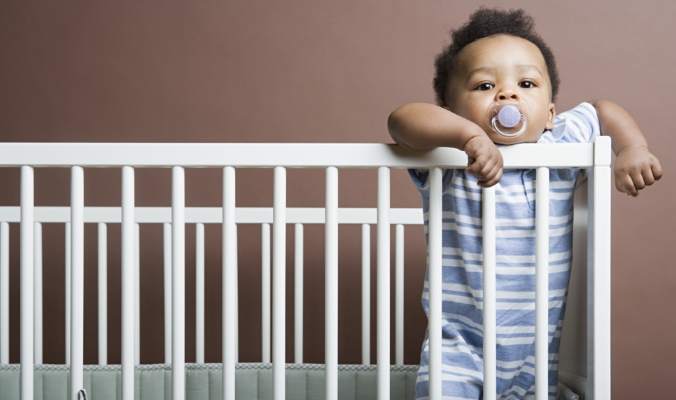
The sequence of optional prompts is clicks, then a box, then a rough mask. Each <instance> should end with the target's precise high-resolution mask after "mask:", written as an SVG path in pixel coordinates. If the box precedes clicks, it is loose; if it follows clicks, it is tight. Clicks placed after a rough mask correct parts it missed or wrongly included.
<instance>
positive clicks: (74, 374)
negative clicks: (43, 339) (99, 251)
mask: <svg viewBox="0 0 676 400" xmlns="http://www.w3.org/2000/svg"><path fill="white" fill-rule="evenodd" d="M70 185H71V186H70V187H71V192H70V205H71V209H70V212H71V215H70V220H71V230H72V234H71V246H72V250H71V257H72V258H71V261H72V264H71V268H72V270H71V280H72V281H71V285H70V287H71V303H70V305H71V311H70V316H71V321H70V323H71V327H70V340H71V343H70V351H71V354H70V399H71V400H78V392H79V391H80V390H81V389H82V388H84V170H83V169H82V167H71V183H70Z"/></svg>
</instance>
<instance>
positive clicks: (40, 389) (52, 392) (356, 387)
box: [0, 363, 579, 400]
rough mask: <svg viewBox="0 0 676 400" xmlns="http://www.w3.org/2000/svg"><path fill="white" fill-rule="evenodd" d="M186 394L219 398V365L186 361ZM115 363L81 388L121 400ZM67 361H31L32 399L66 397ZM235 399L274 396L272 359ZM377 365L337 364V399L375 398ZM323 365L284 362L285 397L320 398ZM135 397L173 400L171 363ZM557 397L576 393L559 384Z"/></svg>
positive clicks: (246, 372) (153, 372)
mask: <svg viewBox="0 0 676 400" xmlns="http://www.w3.org/2000/svg"><path fill="white" fill-rule="evenodd" d="M19 368H20V367H19V365H17V364H11V365H0V400H20V394H19V372H20V369H19ZM185 369H186V381H185V384H186V399H188V400H221V399H222V394H223V391H222V382H223V375H222V366H221V364H186V368H185ZM417 370H418V366H417V365H405V366H392V367H391V368H390V399H392V400H410V399H413V398H414V396H415V380H416V375H417ZM120 371H121V368H120V366H119V365H106V366H98V365H86V366H85V367H84V389H85V390H86V391H87V394H88V395H89V396H88V397H89V399H90V400H120V386H121V377H120ZM69 375H70V372H69V367H68V366H67V365H36V366H35V376H34V379H35V397H34V400H67V399H68V385H69V381H70V380H69ZM235 375H236V377H235V379H236V388H235V390H236V398H237V400H272V364H260V363H241V364H237V366H236V370H235ZM376 380H377V370H376V366H375V365H339V366H338V398H339V399H340V400H375V399H376V397H377V396H376V395H377V389H376V387H377V384H376ZM324 382H325V380H324V365H321V364H288V365H287V366H286V399H287V400H322V399H324V398H325V394H324ZM134 389H135V395H134V399H135V400H171V397H172V396H171V365H169V364H152V365H140V366H137V367H136V368H135V385H134ZM557 399H558V400H577V399H579V397H578V396H577V395H575V394H574V393H573V392H571V391H570V390H569V389H568V388H566V387H565V386H563V385H561V384H559V390H558V396H557Z"/></svg>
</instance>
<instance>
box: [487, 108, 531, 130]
mask: <svg viewBox="0 0 676 400" xmlns="http://www.w3.org/2000/svg"><path fill="white" fill-rule="evenodd" d="M525 111H526V105H525V104H524V103H523V102H520V101H514V100H508V101H496V102H493V103H491V105H490V106H488V124H489V125H490V127H491V128H493V130H494V131H495V132H496V133H497V134H498V135H500V136H503V137H507V138H513V137H517V136H519V135H521V134H522V133H524V132H525V131H526V127H527V126H528V118H526V113H525Z"/></svg>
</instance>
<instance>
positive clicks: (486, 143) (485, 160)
mask: <svg viewBox="0 0 676 400" xmlns="http://www.w3.org/2000/svg"><path fill="white" fill-rule="evenodd" d="M465 153H466V154H467V157H468V158H469V160H468V161H469V162H468V163H467V169H466V170H465V172H467V173H468V174H472V175H474V177H475V178H477V179H478V180H479V182H478V185H479V186H481V187H491V186H493V185H495V184H496V183H498V182H499V181H500V178H502V165H503V162H502V153H500V151H499V150H498V148H497V147H496V146H495V144H494V143H493V142H492V141H491V140H490V139H489V138H488V136H486V135H479V136H475V137H473V138H471V139H470V140H469V141H467V143H465Z"/></svg>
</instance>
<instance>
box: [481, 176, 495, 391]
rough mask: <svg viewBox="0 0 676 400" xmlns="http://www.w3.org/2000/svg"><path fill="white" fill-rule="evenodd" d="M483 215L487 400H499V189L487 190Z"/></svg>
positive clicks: (485, 384)
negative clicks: (497, 298) (497, 201)
mask: <svg viewBox="0 0 676 400" xmlns="http://www.w3.org/2000/svg"><path fill="white" fill-rule="evenodd" d="M481 192H482V197H483V198H482V205H481V206H482V215H481V221H482V224H483V229H482V234H483V258H484V265H483V267H484V282H483V283H484V293H483V295H484V302H483V303H484V304H483V306H484V312H483V318H484V350H483V351H484V399H486V400H495V398H496V392H497V387H496V385H497V382H496V375H497V374H496V367H497V363H496V333H497V331H496V320H495V318H496V304H495V303H496V293H495V290H496V283H495V273H496V270H495V261H496V256H495V187H490V188H483V189H482V190H481Z"/></svg>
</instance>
